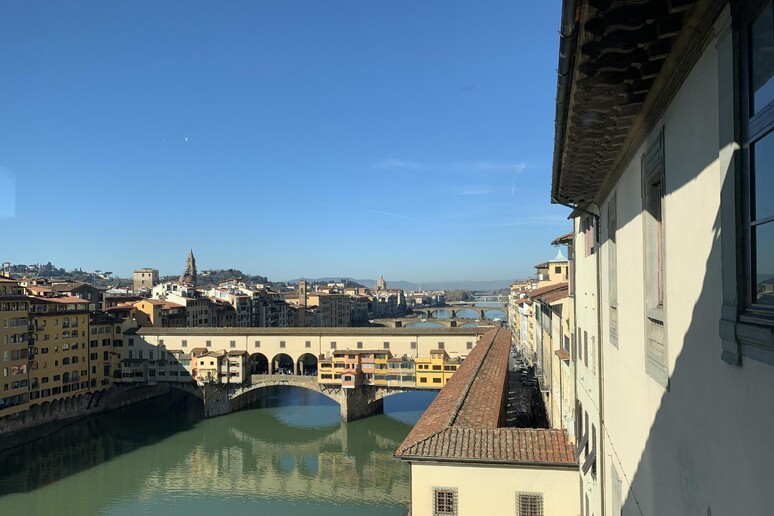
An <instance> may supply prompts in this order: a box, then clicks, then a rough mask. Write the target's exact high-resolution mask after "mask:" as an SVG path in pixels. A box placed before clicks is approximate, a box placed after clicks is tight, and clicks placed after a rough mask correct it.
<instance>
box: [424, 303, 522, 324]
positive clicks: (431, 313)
mask: <svg viewBox="0 0 774 516" xmlns="http://www.w3.org/2000/svg"><path fill="white" fill-rule="evenodd" d="M470 310H472V311H474V312H477V313H478V315H479V319H486V314H487V313H488V312H492V311H499V312H504V313H505V314H506V315H507V314H508V305H503V307H502V308H500V307H495V306H475V305H473V304H470V305H454V306H431V307H428V308H414V309H413V312H414V313H415V314H417V315H420V316H423V317H425V318H426V319H435V320H442V319H449V317H436V314H437V313H438V312H448V313H451V319H457V314H458V313H459V312H462V311H470ZM471 320H475V319H471ZM433 322H435V321H433Z"/></svg>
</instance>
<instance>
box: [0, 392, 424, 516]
mask: <svg viewBox="0 0 774 516" xmlns="http://www.w3.org/2000/svg"><path fill="white" fill-rule="evenodd" d="M434 395H435V394H434V393H428V392H415V393H407V394H401V395H397V396H393V397H389V398H387V399H385V414H383V415H377V416H372V417H369V418H366V419H363V420H360V421H354V422H350V423H347V424H343V423H341V422H340V420H339V408H338V405H336V404H335V403H334V402H333V401H331V400H329V399H328V398H326V397H324V396H322V395H320V394H318V393H314V392H311V391H307V390H304V389H299V388H291V387H276V388H270V389H266V392H265V395H264V396H263V398H262V399H261V400H260V401H259V404H260V405H259V406H257V407H255V408H251V409H249V410H244V411H240V412H235V413H233V414H229V415H227V416H222V417H217V418H213V419H203V418H202V412H201V408H200V406H199V405H198V403H200V402H198V400H196V399H195V398H180V397H179V396H178V397H176V398H177V399H175V400H174V401H172V400H171V399H170V398H167V397H163V398H157V399H155V400H152V401H149V402H145V403H143V404H140V405H135V406H133V407H129V408H126V409H121V410H117V411H114V412H111V413H108V414H102V415H99V416H95V417H92V418H89V419H86V420H82V421H79V422H76V423H73V424H71V425H68V426H67V427H65V428H63V429H61V430H58V431H57V432H55V433H53V434H51V435H49V436H47V437H44V438H42V439H39V440H37V441H34V442H32V443H30V444H27V445H26V446H22V447H17V448H14V449H11V450H8V451H6V452H4V453H2V454H0V514H2V515H5V514H9V515H10V514H15V515H21V514H35V515H47V514H57V515H68V514H73V515H88V514H105V515H124V514H126V515H129V514H131V515H136V514H165V515H178V514H179V515H187V516H190V515H196V514H208V515H209V514H217V515H219V516H227V515H239V514H251V515H254V514H261V515H288V516H295V515H302V514H303V515H305V516H309V515H314V516H329V515H331V516H332V515H334V514H336V515H341V514H347V515H358V514H368V515H369V516H382V515H384V516H388V515H389V516H392V515H394V516H403V515H405V514H406V511H407V507H408V503H409V471H408V465H407V464H404V463H402V462H401V461H399V460H397V459H395V458H394V457H393V456H392V454H393V452H394V451H395V449H396V448H397V446H398V445H399V444H400V442H401V441H402V440H403V438H404V437H405V436H406V435H407V434H408V432H409V431H410V430H411V428H412V426H413V424H414V423H415V422H416V421H417V420H418V419H419V417H420V416H421V414H422V412H423V411H424V409H425V408H426V407H427V405H428V404H429V403H430V401H432V398H433V396H434Z"/></svg>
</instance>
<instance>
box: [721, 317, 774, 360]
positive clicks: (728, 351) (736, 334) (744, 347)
mask: <svg viewBox="0 0 774 516" xmlns="http://www.w3.org/2000/svg"><path fill="white" fill-rule="evenodd" d="M720 330H721V331H720V335H721V338H722V340H723V354H722V356H721V358H722V359H723V360H724V361H726V362H728V363H729V364H732V365H742V357H747V358H749V359H752V360H755V361H757V362H761V363H764V364H768V365H771V366H774V326H771V325H768V324H766V325H764V324H760V323H759V322H758V321H757V320H756V322H752V321H751V319H750V318H748V317H745V316H744V315H743V316H741V320H738V321H729V320H728V319H721V321H720Z"/></svg>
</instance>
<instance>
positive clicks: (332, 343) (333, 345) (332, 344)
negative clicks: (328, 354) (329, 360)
mask: <svg viewBox="0 0 774 516" xmlns="http://www.w3.org/2000/svg"><path fill="white" fill-rule="evenodd" d="M331 349H336V341H335V340H332V341H331Z"/></svg>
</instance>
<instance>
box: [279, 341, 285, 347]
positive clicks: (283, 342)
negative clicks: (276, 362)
mask: <svg viewBox="0 0 774 516" xmlns="http://www.w3.org/2000/svg"><path fill="white" fill-rule="evenodd" d="M280 347H281V348H284V347H285V341H284V340H281V341H280Z"/></svg>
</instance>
